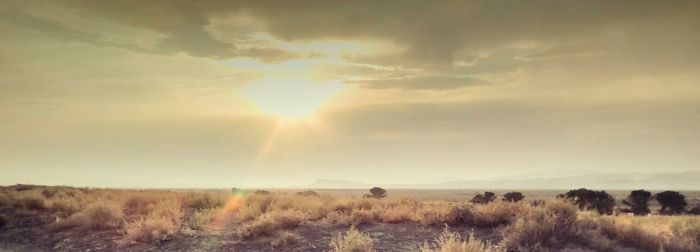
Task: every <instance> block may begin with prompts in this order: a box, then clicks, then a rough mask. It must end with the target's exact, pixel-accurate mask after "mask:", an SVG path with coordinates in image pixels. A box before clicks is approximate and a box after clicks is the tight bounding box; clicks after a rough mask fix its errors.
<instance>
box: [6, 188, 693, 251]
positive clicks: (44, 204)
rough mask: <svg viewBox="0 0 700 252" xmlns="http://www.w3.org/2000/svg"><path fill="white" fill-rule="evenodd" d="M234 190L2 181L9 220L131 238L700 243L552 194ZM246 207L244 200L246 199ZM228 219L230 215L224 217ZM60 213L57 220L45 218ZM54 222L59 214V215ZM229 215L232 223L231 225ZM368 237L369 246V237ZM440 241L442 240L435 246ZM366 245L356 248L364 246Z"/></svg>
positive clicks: (280, 242) (644, 219) (686, 230)
mask: <svg viewBox="0 0 700 252" xmlns="http://www.w3.org/2000/svg"><path fill="white" fill-rule="evenodd" d="M231 196H232V195H231V194H230V193H228V192H222V191H201V192H191V191H187V192H175V191H165V190H144V191H136V190H110V189H89V190H88V189H84V188H69V187H36V186H28V185H23V186H19V187H0V206H3V207H4V209H8V207H9V208H11V209H12V210H13V211H14V212H10V213H3V214H6V215H7V216H6V217H7V221H8V222H10V223H11V222H12V221H13V220H14V219H16V217H17V216H20V217H21V216H31V215H38V214H42V215H45V216H44V217H46V218H42V220H44V221H45V222H46V223H45V224H46V225H47V226H48V227H49V228H50V229H51V230H52V231H55V232H62V231H66V230H70V229H76V230H113V231H116V232H118V233H121V234H124V237H123V238H124V240H125V241H127V242H129V243H131V242H150V241H161V240H167V239H171V238H175V237H178V234H184V233H185V232H184V231H181V230H189V231H190V232H193V230H196V231H197V233H201V234H205V233H206V232H208V231H209V230H208V229H207V227H208V226H210V225H211V224H217V227H218V224H222V223H223V224H231V225H232V226H231V227H232V228H234V229H235V230H236V233H237V234H238V235H239V237H241V238H246V239H256V238H260V237H266V236H270V237H271V238H270V239H271V240H270V243H271V245H273V246H274V247H278V248H286V247H288V246H293V245H294V244H298V243H299V241H301V240H302V237H299V236H298V235H297V234H295V233H294V230H295V229H296V228H297V227H299V226H300V225H305V224H304V223H313V224H314V225H323V224H325V225H332V226H336V227H332V228H338V227H339V226H347V227H349V226H358V227H362V226H363V225H373V224H376V223H412V224H415V225H422V226H432V227H436V226H443V225H446V224H449V225H450V226H452V227H456V228H469V229H471V228H483V229H488V228H493V229H494V230H496V231H495V233H496V235H497V237H496V238H494V239H495V240H496V241H499V243H498V244H496V245H498V246H496V245H492V244H488V243H485V242H481V241H479V240H478V239H477V238H476V237H474V236H470V237H468V238H466V239H464V240H463V239H462V238H461V237H459V236H457V235H456V234H454V233H449V232H446V233H444V234H443V235H442V236H441V238H440V239H438V240H436V241H434V243H433V244H427V245H425V246H423V248H422V249H423V250H424V251H500V250H498V249H501V248H503V249H508V250H511V251H533V250H557V249H562V248H563V246H565V245H567V244H578V245H580V246H583V247H587V248H592V249H595V250H598V251H619V250H621V249H623V248H630V247H631V248H636V249H639V250H645V251H658V250H660V249H663V250H664V251H670V252H676V251H678V252H687V251H700V217H698V216H600V215H598V214H596V213H593V212H586V211H579V210H577V209H575V208H574V207H572V206H571V205H569V204H567V203H563V202H558V201H547V202H545V203H542V204H538V205H531V204H528V203H526V202H520V203H510V202H501V201H498V202H494V203H490V204H485V205H474V204H471V203H468V202H447V201H416V200H412V199H396V198H384V199H364V198H350V197H344V198H343V197H330V196H328V195H315V194H312V193H302V194H296V193H268V194H249V195H247V196H245V197H243V198H241V201H240V202H238V203H240V204H238V203H236V202H234V203H236V207H233V208H229V207H228V206H225V205H227V204H229V203H231V202H230V201H229V202H228V203H227V199H229V198H230V197H231ZM238 206H240V208H239V207H238ZM222 216H223V217H226V218H222ZM46 220H52V221H46ZM53 220H55V221H53ZM220 221H231V223H228V222H226V223H224V222H220ZM333 241H334V243H333V245H332V246H333V249H336V250H337V251H353V249H358V250H359V251H366V250H371V247H372V245H371V244H372V240H371V239H369V237H367V236H366V235H364V234H362V233H360V232H359V231H357V229H355V228H351V229H350V230H349V231H348V232H346V233H345V234H344V235H340V236H338V237H336V238H334V240H333ZM368 244H369V245H368ZM431 245H433V247H431ZM355 251H357V250H355Z"/></svg>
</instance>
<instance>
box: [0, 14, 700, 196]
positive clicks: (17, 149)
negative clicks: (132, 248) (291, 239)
mask: <svg viewBox="0 0 700 252" xmlns="http://www.w3.org/2000/svg"><path fill="white" fill-rule="evenodd" d="M699 13H700V1H566V0H565V1H492V0H484V1H374V0H372V1H340V2H338V1H158V0H156V1H80V0H75V1H71V0H56V1H12V0H9V1H2V2H1V3H0V34H1V35H0V170H1V171H2V175H1V176H0V184H14V183H34V184H51V185H53V184H64V185H77V186H83V185H87V186H110V187H112V186H118V187H223V186H239V187H248V186H260V187H265V186H275V187H279V186H286V185H300V184H309V183H311V182H313V181H314V180H316V179H320V178H323V179H344V180H352V181H361V182H365V183H370V184H372V183H373V184H410V183H436V182H441V181H447V180H460V179H465V180H466V179H480V178H489V177H500V176H512V175H514V174H523V173H537V174H542V173H543V172H550V171H566V172H572V171H593V172H645V173H654V172H680V171H700V15H699ZM544 174H547V173H544Z"/></svg>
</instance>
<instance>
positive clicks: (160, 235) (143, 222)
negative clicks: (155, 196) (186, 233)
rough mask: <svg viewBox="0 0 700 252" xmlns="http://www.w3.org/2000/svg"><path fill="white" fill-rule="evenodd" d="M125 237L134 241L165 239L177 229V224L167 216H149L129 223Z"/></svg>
mask: <svg viewBox="0 0 700 252" xmlns="http://www.w3.org/2000/svg"><path fill="white" fill-rule="evenodd" d="M125 229H126V236H125V238H126V239H127V240H129V241H132V242H149V241H163V240H167V239H169V238H170V237H172V236H173V235H174V234H175V232H176V231H177V224H176V223H174V222H173V221H172V220H171V219H168V218H167V217H165V216H148V217H146V218H141V219H138V220H136V221H133V222H130V223H127V224H126V226H125Z"/></svg>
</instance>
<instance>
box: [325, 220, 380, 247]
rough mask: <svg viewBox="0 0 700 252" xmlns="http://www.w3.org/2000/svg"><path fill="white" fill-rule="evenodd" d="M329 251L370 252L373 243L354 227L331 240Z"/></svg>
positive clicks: (367, 236)
mask: <svg viewBox="0 0 700 252" xmlns="http://www.w3.org/2000/svg"><path fill="white" fill-rule="evenodd" d="M330 246H331V249H332V250H333V251H335V252H372V251H374V241H373V240H372V238H370V237H369V235H367V234H365V233H362V232H360V231H358V230H357V228H355V227H354V226H351V227H350V229H349V230H348V231H347V232H345V234H338V235H337V236H334V237H333V238H332V239H331V243H330Z"/></svg>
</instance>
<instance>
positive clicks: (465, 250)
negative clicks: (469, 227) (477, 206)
mask: <svg viewBox="0 0 700 252" xmlns="http://www.w3.org/2000/svg"><path fill="white" fill-rule="evenodd" d="M430 245H431V244H430V243H428V242H425V243H423V245H422V246H420V251H421V252H501V251H503V252H505V250H504V249H501V248H499V247H497V246H494V245H491V243H489V242H483V241H481V240H479V239H478V238H476V236H474V234H473V233H471V234H469V238H467V239H466V240H462V237H461V236H460V235H459V234H458V233H454V232H450V231H449V230H448V229H447V228H445V231H443V232H442V234H440V237H438V238H437V239H436V240H435V246H434V247H435V248H434V249H431V246H430Z"/></svg>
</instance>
